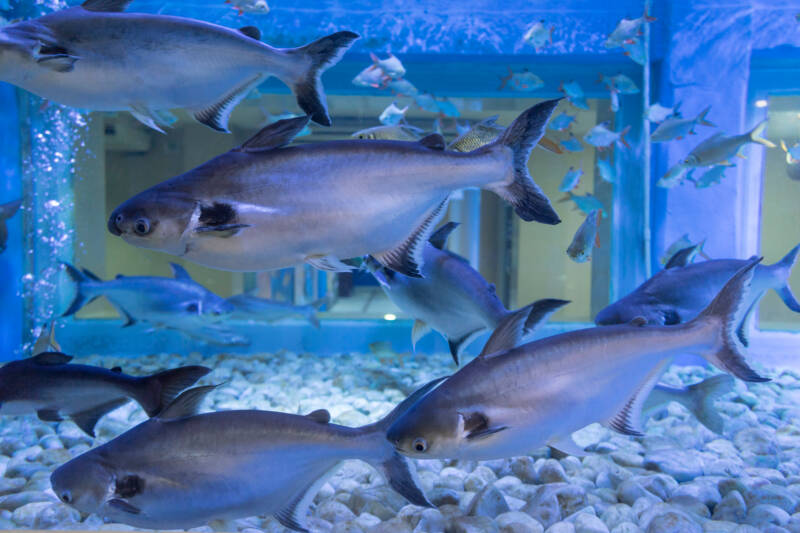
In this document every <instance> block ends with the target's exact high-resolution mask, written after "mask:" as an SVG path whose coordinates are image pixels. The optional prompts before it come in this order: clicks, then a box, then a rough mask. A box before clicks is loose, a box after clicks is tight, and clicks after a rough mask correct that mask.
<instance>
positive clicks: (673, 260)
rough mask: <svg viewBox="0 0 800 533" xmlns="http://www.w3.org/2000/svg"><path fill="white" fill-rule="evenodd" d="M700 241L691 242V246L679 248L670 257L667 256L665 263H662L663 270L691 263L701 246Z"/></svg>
mask: <svg viewBox="0 0 800 533" xmlns="http://www.w3.org/2000/svg"><path fill="white" fill-rule="evenodd" d="M702 246H703V245H702V243H700V244H693V245H692V246H687V247H686V248H681V249H680V250H678V251H677V252H675V253H674V254H673V255H672V257H670V258H669V261H667V264H666V265H664V270H668V269H670V268H676V267H685V266H686V265H690V264H692V261H693V260H694V258H695V256H696V255H697V254H698V252H699V251H700V249H701V248H702Z"/></svg>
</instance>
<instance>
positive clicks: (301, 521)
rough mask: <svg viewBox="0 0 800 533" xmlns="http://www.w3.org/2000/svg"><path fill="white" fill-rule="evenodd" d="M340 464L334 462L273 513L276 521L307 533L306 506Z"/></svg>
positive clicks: (311, 501)
mask: <svg viewBox="0 0 800 533" xmlns="http://www.w3.org/2000/svg"><path fill="white" fill-rule="evenodd" d="M340 464H341V463H336V464H335V465H334V466H333V467H332V468H330V469H329V470H328V471H327V472H326V473H325V474H323V475H322V476H319V477H317V478H314V480H313V481H312V482H311V483H309V484H308V485H306V487H305V488H303V489H302V490H301V491H300V493H299V494H297V495H296V496H295V497H294V498H292V499H291V500H290V501H289V503H287V504H286V505H285V506H284V507H283V509H281V510H280V511H278V512H277V513H275V514H274V516H275V518H276V519H277V520H278V522H280V523H281V524H283V526H284V527H288V528H289V529H292V530H294V531H301V532H304V533H308V531H309V530H308V528H306V527H305V523H306V515H307V514H308V508H309V507H310V506H311V504H312V503H313V501H314V496H316V494H317V492H319V489H321V488H322V486H323V485H324V484H325V483H326V482H327V481H328V478H330V477H331V475H333V473H334V472H335V471H336V469H337V468H339V465H340Z"/></svg>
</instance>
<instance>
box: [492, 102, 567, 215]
mask: <svg viewBox="0 0 800 533" xmlns="http://www.w3.org/2000/svg"><path fill="white" fill-rule="evenodd" d="M560 100H561V99H560V98H557V99H555V100H547V101H544V102H541V103H538V104H536V105H535V106H533V107H530V108H528V109H527V110H526V111H524V112H523V113H522V114H521V115H520V116H518V117H517V118H516V120H514V122H512V123H511V125H510V126H509V127H508V128H506V130H505V131H504V132H503V133H502V134H501V135H500V138H499V139H497V141H495V142H494V143H492V144H491V145H489V146H487V147H486V148H479V149H491V148H492V147H495V146H498V145H501V146H507V147H509V148H511V150H512V152H513V156H512V157H513V159H512V165H513V167H514V168H513V172H514V175H513V179H512V181H511V183H508V182H507V181H505V180H503V181H502V182H495V183H492V184H490V185H489V186H488V187H487V188H488V189H489V190H491V191H493V192H495V193H496V194H498V195H499V196H500V197H501V198H502V199H503V200H505V201H506V202H508V203H510V204H511V205H513V206H514V210H515V211H516V212H517V215H519V217H520V218H522V220H526V221H531V220H535V221H537V222H541V223H543V224H558V223H559V222H561V219H560V218H559V217H558V214H556V212H555V210H554V209H553V206H552V205H551V204H550V200H549V199H548V198H547V196H546V195H545V194H544V192H543V191H542V189H541V188H540V187H539V186H538V185H537V184H536V183H535V182H534V181H533V178H532V177H531V175H530V174H529V173H528V158H529V157H530V155H531V150H533V147H534V146H536V145H537V144H538V143H539V141H540V140H541V138H542V136H543V135H544V132H545V126H547V122H548V121H549V120H550V116H551V115H552V114H553V111H554V110H555V108H556V106H557V105H558V102H559V101H560Z"/></svg>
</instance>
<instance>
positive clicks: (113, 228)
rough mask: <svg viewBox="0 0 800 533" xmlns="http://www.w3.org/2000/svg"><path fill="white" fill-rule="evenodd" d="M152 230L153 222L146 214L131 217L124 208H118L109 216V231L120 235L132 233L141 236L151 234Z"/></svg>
mask: <svg viewBox="0 0 800 533" xmlns="http://www.w3.org/2000/svg"><path fill="white" fill-rule="evenodd" d="M152 230H153V224H151V222H150V219H149V218H147V217H146V216H144V215H139V216H136V217H130V216H126V215H125V213H123V212H122V210H120V209H117V210H116V211H114V212H113V213H111V216H110V217H108V231H109V232H111V233H112V234H113V235H116V236H118V237H119V236H120V235H122V234H123V233H132V234H135V235H138V236H139V237H144V236H146V235H148V234H150V233H151V232H152Z"/></svg>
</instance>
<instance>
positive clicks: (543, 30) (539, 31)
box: [522, 20, 555, 53]
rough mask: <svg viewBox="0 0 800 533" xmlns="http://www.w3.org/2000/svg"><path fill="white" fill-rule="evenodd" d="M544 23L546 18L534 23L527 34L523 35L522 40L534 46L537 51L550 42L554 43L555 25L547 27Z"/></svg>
mask: <svg viewBox="0 0 800 533" xmlns="http://www.w3.org/2000/svg"><path fill="white" fill-rule="evenodd" d="M544 24H545V23H544V20H540V21H539V22H536V23H534V24H533V26H531V27H530V28H528V31H526V32H525V35H523V36H522V40H523V41H524V42H526V43H528V44H529V45H531V46H533V48H534V50H536V52H537V53H538V52H539V51H540V50H542V49H543V48H544V47H545V46H547V45H548V44H553V30H554V29H555V26H550V27H549V28H547V27H546V26H545V25H544Z"/></svg>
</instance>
